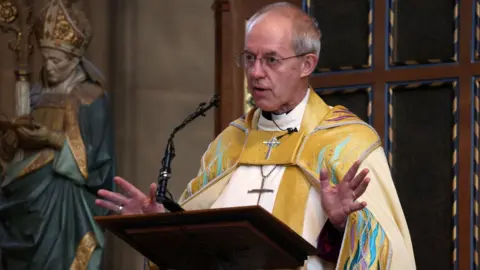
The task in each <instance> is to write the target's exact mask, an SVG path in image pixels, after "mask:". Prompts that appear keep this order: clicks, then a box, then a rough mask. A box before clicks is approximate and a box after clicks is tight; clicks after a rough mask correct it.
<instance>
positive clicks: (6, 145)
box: [0, 129, 18, 163]
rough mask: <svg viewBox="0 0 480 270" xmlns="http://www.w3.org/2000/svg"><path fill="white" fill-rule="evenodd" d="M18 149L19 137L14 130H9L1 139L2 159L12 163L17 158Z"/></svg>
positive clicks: (0, 155)
mask: <svg viewBox="0 0 480 270" xmlns="http://www.w3.org/2000/svg"><path fill="white" fill-rule="evenodd" d="M17 147H18V136H17V134H16V133H15V131H13V130H12V129H8V130H7V131H6V132H5V133H3V134H2V136H1V138H0V159H2V160H3V161H4V162H7V163H8V162H10V161H12V159H13V158H14V156H15V151H16V150H17Z"/></svg>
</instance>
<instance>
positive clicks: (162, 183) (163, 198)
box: [156, 94, 220, 212]
mask: <svg viewBox="0 0 480 270" xmlns="http://www.w3.org/2000/svg"><path fill="white" fill-rule="evenodd" d="M219 105H220V96H219V95H218V94H215V95H214V96H213V97H212V99H211V100H210V102H209V103H208V104H207V103H205V102H202V103H200V104H199V105H198V108H197V109H196V110H195V112H193V113H192V114H190V115H189V116H187V118H185V120H183V122H182V123H181V124H180V125H179V126H177V127H176V128H175V129H174V130H173V132H172V134H170V137H169V138H168V141H167V146H166V148H165V155H164V157H163V159H162V168H161V169H160V173H159V175H158V188H157V194H156V199H157V202H158V203H161V204H163V207H165V208H166V209H167V210H168V211H170V212H180V211H184V209H183V208H182V207H181V206H180V205H179V204H178V203H176V202H175V201H174V200H173V196H172V194H171V193H170V192H169V191H168V189H167V185H168V181H169V180H170V178H171V173H172V168H171V165H172V160H173V158H174V157H175V146H174V143H173V138H174V137H175V134H176V133H177V132H179V131H180V130H182V129H183V128H185V126H186V125H188V124H189V123H190V122H192V121H193V120H195V119H196V118H197V117H199V116H205V113H206V112H207V111H208V110H210V109H211V108H213V107H218V106H219ZM167 195H168V196H167Z"/></svg>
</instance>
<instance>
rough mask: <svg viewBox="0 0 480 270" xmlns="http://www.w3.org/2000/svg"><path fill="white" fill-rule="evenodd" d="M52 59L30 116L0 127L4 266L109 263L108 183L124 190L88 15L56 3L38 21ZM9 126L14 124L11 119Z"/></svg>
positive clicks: (59, 267) (42, 269)
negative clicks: (103, 192)
mask: <svg viewBox="0 0 480 270" xmlns="http://www.w3.org/2000/svg"><path fill="white" fill-rule="evenodd" d="M34 27H35V29H34V30H35V36H36V39H37V41H38V45H39V49H40V51H41V53H42V55H43V58H44V65H43V68H42V71H41V79H40V82H39V83H38V84H37V85H35V86H34V87H33V89H31V90H30V104H31V110H30V113H29V114H28V115H23V116H19V117H16V118H14V119H11V121H10V123H11V125H7V126H8V128H4V129H3V130H2V132H0V172H1V175H0V181H1V182H0V194H1V199H0V221H1V222H0V250H1V252H2V256H1V257H2V264H3V267H4V269H15V270H47V269H48V270H65V269H100V265H101V261H102V257H103V249H104V232H103V231H102V229H101V228H100V227H99V226H98V224H97V223H96V222H95V220H94V217H95V216H102V215H107V214H108V213H107V211H105V210H103V209H102V208H100V207H98V206H96V205H95V199H96V198H97V197H96V193H97V191H98V190H99V189H108V190H114V183H113V177H114V175H115V163H114V151H113V149H114V147H113V140H112V138H113V133H112V125H111V119H110V108H109V99H108V96H107V93H106V91H105V90H104V88H103V85H102V80H101V79H100V77H101V76H100V74H99V72H97V70H96V69H95V67H94V66H93V65H92V64H91V63H90V62H88V61H87V60H86V59H85V58H84V53H85V50H86V49H87V47H88V44H89V42H90V40H91V37H92V31H91V26H90V25H89V22H88V20H87V18H86V16H85V14H84V13H83V12H82V11H81V10H79V9H77V8H75V7H74V6H72V4H70V3H68V2H64V0H51V1H50V2H49V3H48V4H47V6H46V7H45V8H44V9H43V10H42V12H41V15H40V18H39V19H38V21H37V22H36V23H35V25H34ZM4 126H5V125H4Z"/></svg>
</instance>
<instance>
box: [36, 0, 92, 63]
mask: <svg viewBox="0 0 480 270" xmlns="http://www.w3.org/2000/svg"><path fill="white" fill-rule="evenodd" d="M35 32H36V35H37V39H38V42H39V44H40V47H47V48H53V49H58V50H62V51H64V52H66V53H70V54H73V55H76V56H82V55H83V54H84V53H85V50H86V49H87V47H88V45H89V43H90V39H91V37H92V30H91V26H90V23H89V21H88V20H87V18H86V16H85V14H84V13H83V12H82V11H81V10H79V9H76V8H73V6H72V5H71V4H70V3H68V2H67V3H64V1H62V0H52V1H50V3H49V4H48V6H47V7H46V9H45V10H44V12H43V13H42V14H41V16H40V18H39V20H38V24H37V25H36V29H35Z"/></svg>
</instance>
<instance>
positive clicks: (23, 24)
mask: <svg viewBox="0 0 480 270" xmlns="http://www.w3.org/2000/svg"><path fill="white" fill-rule="evenodd" d="M31 15H32V12H31V1H30V0H25V1H24V5H22V8H21V9H20V8H19V7H18V6H16V5H14V4H13V3H12V2H11V1H2V0H0V30H1V31H2V32H4V33H9V32H12V33H14V34H15V37H16V38H15V39H12V40H10V41H9V43H8V47H9V49H10V50H12V51H13V52H15V54H16V58H17V59H16V60H17V69H16V74H17V77H18V80H19V81H27V80H28V75H29V71H28V63H29V56H30V54H31V53H32V51H33V46H32V44H31V40H30V37H31V33H32V28H31V17H32V16H31Z"/></svg>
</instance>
